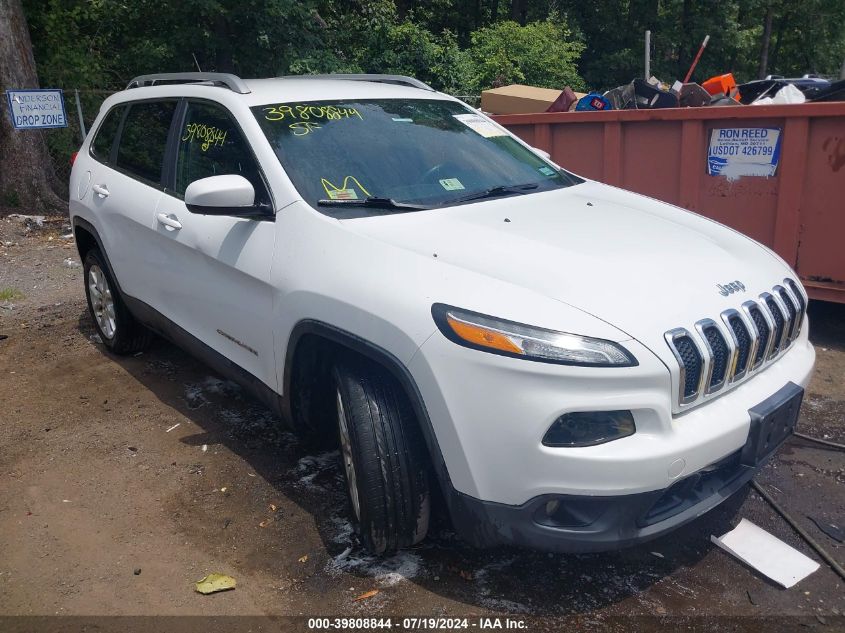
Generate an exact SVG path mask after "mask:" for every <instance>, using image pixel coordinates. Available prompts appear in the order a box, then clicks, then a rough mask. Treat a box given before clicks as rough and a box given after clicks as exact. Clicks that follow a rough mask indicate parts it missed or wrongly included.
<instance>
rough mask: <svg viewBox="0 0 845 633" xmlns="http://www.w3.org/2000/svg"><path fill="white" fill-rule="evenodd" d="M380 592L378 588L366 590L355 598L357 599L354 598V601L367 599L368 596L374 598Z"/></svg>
mask: <svg viewBox="0 0 845 633" xmlns="http://www.w3.org/2000/svg"><path fill="white" fill-rule="evenodd" d="M378 592H379V590H378V589H371V590H370V591H365V592H364V593H362V594H361V595H360V596H358V597H357V598H355V600H353V602H358V601H360V600H367V599H368V598H372V597H373V596H375V595H378Z"/></svg>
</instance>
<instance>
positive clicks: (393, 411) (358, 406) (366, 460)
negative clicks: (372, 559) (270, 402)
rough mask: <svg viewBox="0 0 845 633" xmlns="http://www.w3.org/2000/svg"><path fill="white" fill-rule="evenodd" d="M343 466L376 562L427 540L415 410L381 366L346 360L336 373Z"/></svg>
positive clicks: (425, 483)
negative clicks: (375, 556) (381, 556)
mask: <svg viewBox="0 0 845 633" xmlns="http://www.w3.org/2000/svg"><path fill="white" fill-rule="evenodd" d="M332 376H333V383H334V388H335V389H334V391H335V399H336V402H337V419H338V435H339V437H340V450H341V459H342V460H343V470H344V475H345V479H346V483H347V491H348V493H349V500H350V504H351V506H352V513H353V515H354V518H355V522H356V523H357V527H358V534H359V537H360V539H361V542H362V544H363V545H364V547H365V548H366V549H367V550H369V551H370V552H372V553H373V554H376V555H382V554H389V553H392V552H395V551H396V550H397V549H400V548H403V547H410V546H411V545H414V544H416V543H419V542H420V541H421V540H422V539H423V538H425V535H426V532H427V531H428V522H429V516H430V513H431V495H430V489H429V467H428V464H429V462H428V457H427V454H426V450H425V446H424V444H423V438H422V435H421V433H420V430H419V427H418V425H417V421H416V419H415V417H414V412H413V409H412V407H411V403H410V402H409V401H408V398H407V396H406V395H405V393H404V392H403V391H402V388H401V387H400V386H399V384H398V383H397V382H396V380H394V379H393V377H392V376H390V374H388V373H387V372H386V371H385V370H384V369H382V368H381V367H380V366H378V365H375V364H373V363H370V362H368V361H365V360H362V359H345V360H342V361H340V362H338V363H337V364H336V365H335V367H334V369H333V371H332Z"/></svg>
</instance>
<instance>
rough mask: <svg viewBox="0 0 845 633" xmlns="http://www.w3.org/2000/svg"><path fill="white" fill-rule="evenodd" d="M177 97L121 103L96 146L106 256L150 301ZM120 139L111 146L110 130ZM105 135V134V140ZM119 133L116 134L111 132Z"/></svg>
mask: <svg viewBox="0 0 845 633" xmlns="http://www.w3.org/2000/svg"><path fill="white" fill-rule="evenodd" d="M178 103H179V101H178V100H177V99H170V100H158V101H141V102H136V103H131V104H129V105H122V106H117V107H115V108H114V110H112V111H111V112H110V113H109V114H108V115H107V116H106V118H105V119H104V121H103V125H102V126H101V129H100V131H98V133H97V136H96V137H95V139H94V142H93V143H92V146H91V154H92V156H93V157H94V158H95V159H96V162H93V161H92V170H91V171H92V173H91V188H90V191H89V193H88V195H90V196H91V203H92V206H93V208H94V210H95V212H96V214H97V221H98V230H99V232H100V237H101V238H102V239H103V243H104V247H105V249H106V255H107V257H108V259H109V262H110V264H111V266H112V268H113V271H114V274H115V276H116V277H117V281H118V283H119V284H120V287H121V289H122V290H123V292H124V293H126V294H127V295H129V296H131V297H135V298H137V299H140V300H142V301H149V299H150V297H151V296H152V293H153V287H154V286H155V284H156V280H155V279H154V278H153V276H152V274H151V272H152V265H153V263H154V262H153V261H152V259H151V257H150V250H149V248H147V247H146V246H145V245H146V244H149V242H150V240H151V238H152V236H153V233H152V228H153V218H154V216H155V209H156V205H157V204H158V202H159V199H160V198H161V196H162V189H163V184H162V172H163V166H164V156H165V151H166V148H167V141H168V136H169V134H170V130H171V125H172V122H173V117H174V114H175V112H176V107H177V105H178ZM115 127H116V128H117V129H116V134H115V136H116V142H112V143H111V145H109V137H112V132H111V130H112V129H113V128H115ZM101 137H102V139H101ZM112 138H114V137H112Z"/></svg>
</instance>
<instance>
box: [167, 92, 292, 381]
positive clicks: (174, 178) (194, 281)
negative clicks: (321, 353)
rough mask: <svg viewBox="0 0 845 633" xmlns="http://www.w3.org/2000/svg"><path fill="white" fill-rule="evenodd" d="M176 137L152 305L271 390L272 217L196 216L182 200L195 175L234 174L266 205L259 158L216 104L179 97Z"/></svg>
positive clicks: (273, 363)
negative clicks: (158, 272)
mask: <svg viewBox="0 0 845 633" xmlns="http://www.w3.org/2000/svg"><path fill="white" fill-rule="evenodd" d="M175 141H176V145H175V156H174V160H173V161H172V163H173V172H172V173H171V174H168V176H167V178H168V182H169V184H170V186H169V187H168V188H167V189H166V191H165V194H164V195H163V197H162V198H161V200H160V201H159V204H158V208H157V209H156V214H155V215H156V217H155V235H156V245H155V249H154V251H155V254H154V256H155V259H156V266H157V267H158V270H159V271H160V274H159V280H160V283H158V284H157V286H156V304H157V306H160V307H159V308H158V309H159V310H160V311H161V312H162V313H164V314H165V316H167V317H168V318H169V319H170V320H171V321H173V322H175V323H176V324H177V325H179V326H180V327H181V328H183V329H184V330H187V331H188V333H190V334H192V335H193V336H194V337H196V338H198V339H200V340H201V341H203V342H204V343H205V344H206V345H209V346H210V347H211V348H213V349H214V350H216V351H218V352H219V353H221V354H222V355H224V356H225V357H226V358H228V359H230V360H232V361H234V362H235V363H237V364H238V365H239V366H241V367H242V368H243V369H245V370H246V371H248V372H249V373H251V374H252V375H253V376H256V377H257V378H259V379H260V380H261V381H262V382H264V383H265V384H266V385H268V386H269V387H271V388H272V389H276V386H277V385H276V373H275V360H274V354H273V335H272V328H271V324H270V320H271V316H272V307H273V294H272V289H271V287H270V285H269V279H270V265H271V263H272V260H273V246H274V240H275V222H274V219H275V218H274V217H273V216H270V218H269V219H266V220H255V219H244V218H236V217H227V216H210V215H208V216H207V215H197V214H193V213H191V212H190V211H188V209H187V207H186V206H185V203H184V195H185V189H186V188H187V186H188V185H189V184H190V183H192V182H194V181H195V180H199V179H201V178H207V177H209V176H215V175H224V174H238V175H241V176H243V177H245V178H246V179H247V180H249V181H250V182H251V183H252V185H253V187H254V188H255V192H256V202H258V201H261V202H265V203H268V204H271V200H270V195H269V192H268V188H267V186H266V184H265V180H264V177H263V175H262V173H261V170H260V169H259V166H258V162H257V161H256V159H255V157H254V155H253V153H252V151H251V149H250V146H249V144H248V142H247V140H246V138H245V137H244V136H243V134H242V133H241V130H240V128H239V126H238V125H237V123H236V121H235V119H234V118H233V117H232V116H231V115H230V113H229V112H228V111H227V110H226V109H225V108H223V107H222V106H221V105H219V104H217V103H212V102H209V101H198V100H197V101H194V100H188V101H186V102H185V105H184V107H183V111H181V112H180V115H179V126H178V134H177V135H176V137H175Z"/></svg>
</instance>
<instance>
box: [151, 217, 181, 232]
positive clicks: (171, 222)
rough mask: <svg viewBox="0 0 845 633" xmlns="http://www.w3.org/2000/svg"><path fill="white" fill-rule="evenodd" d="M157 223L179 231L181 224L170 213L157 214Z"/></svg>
mask: <svg viewBox="0 0 845 633" xmlns="http://www.w3.org/2000/svg"><path fill="white" fill-rule="evenodd" d="M156 217H157V218H158V223H159V224H163V225H164V226H169V227H170V228H171V229H177V230H178V229H181V228H182V223H181V222H180V221H179V218H177V217H176V216H175V215H173V214H172V213H159V214H158V215H157V216H156Z"/></svg>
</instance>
